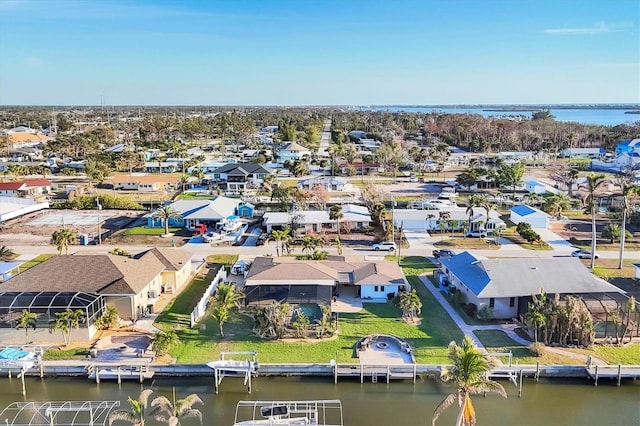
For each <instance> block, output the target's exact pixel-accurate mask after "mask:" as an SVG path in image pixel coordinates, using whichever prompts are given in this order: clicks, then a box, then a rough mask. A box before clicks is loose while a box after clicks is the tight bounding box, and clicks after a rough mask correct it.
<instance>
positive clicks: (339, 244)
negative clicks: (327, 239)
mask: <svg viewBox="0 0 640 426" xmlns="http://www.w3.org/2000/svg"><path fill="white" fill-rule="evenodd" d="M335 242H336V249H337V250H338V255H339V256H342V242H341V241H340V238H338V237H336V240H335Z"/></svg>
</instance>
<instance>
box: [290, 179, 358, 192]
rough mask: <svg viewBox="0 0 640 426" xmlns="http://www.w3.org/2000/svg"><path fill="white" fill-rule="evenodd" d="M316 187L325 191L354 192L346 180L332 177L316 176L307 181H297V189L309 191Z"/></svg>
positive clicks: (353, 188)
mask: <svg viewBox="0 0 640 426" xmlns="http://www.w3.org/2000/svg"><path fill="white" fill-rule="evenodd" d="M316 186H321V187H323V188H324V189H326V190H327V191H330V192H331V191H338V192H349V191H355V190H356V188H355V187H354V186H353V185H352V184H350V183H349V182H348V181H347V179H345V178H341V177H332V176H317V177H312V178H308V179H300V180H298V188H300V189H303V190H307V191H308V190H310V189H313V188H315V187H316Z"/></svg>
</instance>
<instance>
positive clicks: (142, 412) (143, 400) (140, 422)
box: [109, 389, 153, 426]
mask: <svg viewBox="0 0 640 426" xmlns="http://www.w3.org/2000/svg"><path fill="white" fill-rule="evenodd" d="M152 393H153V391H152V390H151V389H145V390H143V391H142V392H140V396H139V397H138V399H133V398H131V397H128V398H127V400H128V401H129V404H130V406H131V407H130V409H129V411H125V410H119V411H114V412H112V413H111V414H109V426H111V425H113V423H114V422H116V421H123V422H127V423H130V424H132V425H133V426H144V424H145V423H144V420H145V416H146V414H147V413H146V411H147V406H148V402H149V397H150V396H151V394H152Z"/></svg>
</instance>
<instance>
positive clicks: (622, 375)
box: [585, 365, 640, 386]
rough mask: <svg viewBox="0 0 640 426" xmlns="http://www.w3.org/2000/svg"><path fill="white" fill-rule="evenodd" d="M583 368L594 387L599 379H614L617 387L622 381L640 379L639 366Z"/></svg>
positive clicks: (593, 366) (592, 366)
mask: <svg viewBox="0 0 640 426" xmlns="http://www.w3.org/2000/svg"><path fill="white" fill-rule="evenodd" d="M585 368H586V370H587V374H588V375H589V377H590V378H592V379H593V381H594V384H595V385H596V386H598V379H601V378H608V379H616V380H617V384H618V386H620V382H621V381H622V379H633V380H636V379H639V378H640V365H591V366H588V367H585Z"/></svg>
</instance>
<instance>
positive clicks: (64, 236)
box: [51, 228, 77, 254]
mask: <svg viewBox="0 0 640 426" xmlns="http://www.w3.org/2000/svg"><path fill="white" fill-rule="evenodd" d="M76 239H77V235H76V232H75V231H74V230H73V229H69V228H62V229H58V230H57V231H55V232H54V233H53V234H52V235H51V244H53V245H54V246H56V247H57V248H58V252H59V253H60V254H62V253H63V252H64V254H68V253H69V246H70V245H73V244H75V242H76Z"/></svg>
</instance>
